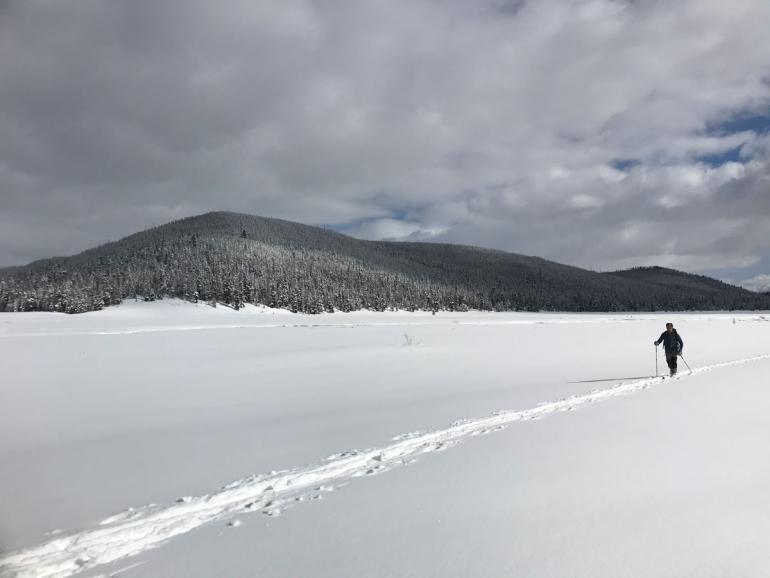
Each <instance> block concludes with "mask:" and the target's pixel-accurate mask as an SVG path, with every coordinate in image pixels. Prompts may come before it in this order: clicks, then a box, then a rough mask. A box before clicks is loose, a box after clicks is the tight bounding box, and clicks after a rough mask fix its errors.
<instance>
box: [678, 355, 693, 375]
mask: <svg viewBox="0 0 770 578" xmlns="http://www.w3.org/2000/svg"><path fill="white" fill-rule="evenodd" d="M679 357H681V358H682V361H684V364H685V365H686V366H687V369H689V370H690V373H692V369H690V365H689V364H688V363H687V362H686V361H685V360H684V355H682V354H681V353H680V354H679Z"/></svg>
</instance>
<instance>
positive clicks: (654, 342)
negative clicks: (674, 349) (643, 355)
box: [653, 339, 658, 347]
mask: <svg viewBox="0 0 770 578" xmlns="http://www.w3.org/2000/svg"><path fill="white" fill-rule="evenodd" d="M653 344H654V345H655V347H657V346H658V340H657V339H656V340H655V341H653Z"/></svg>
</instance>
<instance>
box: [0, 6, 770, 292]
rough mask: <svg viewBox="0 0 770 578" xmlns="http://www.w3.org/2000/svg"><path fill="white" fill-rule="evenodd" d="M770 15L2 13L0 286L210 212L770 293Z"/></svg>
mask: <svg viewBox="0 0 770 578" xmlns="http://www.w3.org/2000/svg"><path fill="white" fill-rule="evenodd" d="M768 29H770V3H768V2H767V1H766V0H753V1H749V0H731V1H730V2H725V1H724V0H678V1H677V2H670V1H664V0H536V1H535V0H473V1H468V0H440V1H439V0H435V1H429V0H387V1H385V0H356V1H346V2H342V1H340V0H323V1H320V0H319V1H312V0H274V1H263V0H248V1H244V0H233V1H232V2H227V3H224V4H222V3H216V2H210V1H208V0H185V1H183V2H182V1H176V0H131V1H122V2H121V1H116V2H104V1H103V0H68V1H67V2H57V1H55V0H0V266H6V265H17V264H23V263H27V262H29V261H31V260H34V259H38V258H44V257H49V256H53V255H66V254H73V253H77V252H79V251H82V250H85V249H87V248H90V247H93V246H96V245H98V244H101V243H104V242H107V241H111V240H116V239H118V238H120V237H123V236H125V235H128V234H131V233H133V232H136V231H138V230H141V229H145V228H147V227H151V226H154V225H160V224H163V223H165V222H167V221H170V220H174V219H178V218H183V217H186V216H190V215H195V214H199V213H203V212H206V211H211V210H230V211H238V212H245V213H250V214H258V215H263V216H271V217H278V218H283V219H289V220H293V221H299V222H303V223H307V224H312V225H321V226H325V227H329V228H332V229H335V230H337V231H340V232H344V233H347V234H351V235H354V236H357V237H361V238H368V239H395V240H399V239H410V240H424V241H437V242H451V243H462V244H471V245H480V246H484V247H493V248H498V249H503V250H507V251H513V252H516V253H523V254H527V255H537V256H540V257H544V258H547V259H552V260H556V261H559V262H563V263H568V264H571V265H576V266H580V267H586V268H591V269H595V270H600V271H604V270H614V269H621V268H627V267H633V266H644V265H660V266H667V267H674V268H677V269H682V270H685V271H690V272H697V273H703V274H707V275H711V276H714V277H718V278H722V279H727V280H731V281H734V282H736V283H741V284H743V285H745V286H747V287H751V288H753V289H763V288H768V289H770V41H768V39H767V30H768Z"/></svg>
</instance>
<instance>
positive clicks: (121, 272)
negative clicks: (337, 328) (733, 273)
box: [0, 212, 770, 313]
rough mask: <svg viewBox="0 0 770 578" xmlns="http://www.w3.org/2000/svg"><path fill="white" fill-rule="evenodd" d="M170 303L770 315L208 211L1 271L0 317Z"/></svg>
mask: <svg viewBox="0 0 770 578" xmlns="http://www.w3.org/2000/svg"><path fill="white" fill-rule="evenodd" d="M137 296H140V297H143V298H144V299H156V298H161V297H166V296H173V297H180V298H183V299H188V300H190V301H207V302H212V303H215V302H219V303H224V304H227V305H230V306H232V307H236V308H238V307H240V306H242V305H243V304H244V303H260V304H264V305H268V306H271V307H282V308H287V309H291V310H292V311H303V312H308V313H319V312H322V311H333V310H343V311H351V310H356V309H362V308H365V309H372V310H385V309H388V308H397V309H407V310H415V309H421V310H433V311H437V310H455V311H462V310H466V309H486V310H498V311H512V310H528V311H539V310H550V311H649V310H669V311H672V310H693V309H702V310H722V309H768V308H770V297H768V296H766V295H761V294H758V293H752V292H750V291H746V290H744V289H740V288H738V287H733V286H730V285H727V284H725V283H721V282H719V281H715V280H713V279H709V278H706V277H700V276H695V275H688V274H686V273H681V272H678V271H673V270H670V269H662V268H657V267H655V268H645V269H632V270H629V271H619V272H614V273H596V272H592V271H586V270H584V269H579V268H576V267H569V266H566V265H560V264H558V263H554V262H552V261H546V260H544V259H540V258H537V257H526V256H522V255H516V254H512V253H506V252H503V251H494V250H489V249H481V248H477V247H465V246H459V245H447V244H435V243H398V242H374V241H362V240H358V239H353V238H351V237H347V236H345V235H341V234H339V233H335V232H332V231H329V230H326V229H322V228H318V227H310V226H306V225H301V224H298V223H292V222H289V221H282V220H278V219H268V218H263V217H256V216H251V215H242V214H236V213H223V212H216V213H207V214H205V215H200V216H196V217H191V218H188V219H183V220H180V221H175V222H172V223H169V224H167V225H162V226H160V227H156V228H154V229H149V230H147V231H143V232H140V233H137V234H135V235H131V236H129V237H126V238H124V239H122V240H120V241H116V242H114V243H108V244H106V245H102V246H100V247H97V248H95V249H91V250H89V251H85V252H84V253H81V254H79V255H75V256H73V257H57V258H53V259H46V260H42V261H36V262H34V263H31V264H29V265H27V266H25V267H12V268H7V269H2V270H0V311H37V310H43V311H64V312H67V313H79V312H84V311H90V310H96V309H101V308H102V307H105V306H108V305H113V304H117V303H120V301H121V300H123V299H126V298H134V297H137Z"/></svg>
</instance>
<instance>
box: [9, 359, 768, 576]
mask: <svg viewBox="0 0 770 578" xmlns="http://www.w3.org/2000/svg"><path fill="white" fill-rule="evenodd" d="M768 359H770V354H766V355H760V356H756V357H750V358H745V359H740V360H735V361H729V362H724V363H718V364H714V365H709V366H704V367H700V368H695V369H693V371H692V373H693V374H698V373H703V372H708V371H712V370H715V369H720V368H724V367H730V366H735V365H739V364H744V363H749V362H754V361H760V360H768ZM684 377H687V374H682V375H681V376H679V377H677V378H675V379H681V378H684ZM663 381H664V379H663V378H662V377H653V378H647V379H641V380H636V381H632V382H626V383H619V384H617V385H615V386H613V387H610V388H607V389H600V390H594V391H592V392H589V393H587V394H583V395H575V396H572V397H568V398H565V399H562V400H558V401H555V402H545V403H541V404H539V405H538V406H536V407H534V408H530V409H525V410H518V411H501V412H497V413H495V414H493V415H491V416H488V417H484V418H479V419H468V420H462V421H458V422H455V423H454V424H452V425H451V426H449V427H447V428H444V429H440V430H435V431H432V432H427V433H422V432H413V433H408V434H403V435H401V436H397V437H396V438H393V443H391V444H389V445H387V446H383V447H381V448H374V449H367V450H350V451H346V452H342V453H339V454H334V455H332V456H329V457H327V458H326V459H325V460H323V461H321V462H320V463H317V464H314V465H310V466H305V467H301V468H296V469H292V470H284V471H279V472H271V473H269V474H264V475H258V476H252V477H249V478H246V479H243V480H238V481H235V482H233V483H231V484H228V485H227V486H224V487H223V488H221V489H220V490H219V491H217V492H215V493H212V494H207V495H203V496H197V497H184V498H180V499H178V500H177V501H176V502H175V503H173V504H168V505H165V506H157V505H150V506H145V507H142V508H130V509H128V510H126V511H125V512H123V513H120V514H117V515H115V516H111V517H109V518H107V519H105V520H103V521H102V522H101V524H100V525H99V526H97V527H95V528H90V529H86V530H83V531H81V532H78V533H75V534H71V535H69V536H57V537H55V538H53V539H51V540H49V541H48V542H45V543H43V544H41V545H38V546H34V547H31V548H27V549H23V550H18V551H16V552H11V553H8V554H6V555H4V556H2V557H0V576H2V577H3V578H6V577H11V576H19V577H26V576H39V577H64V576H71V575H73V574H76V573H78V572H79V571H82V570H85V569H90V568H94V567H96V566H99V565H102V564H107V563H110V562H114V561H116V560H119V559H122V558H127V557H130V556H135V555H137V554H140V553H142V552H144V551H146V550H148V549H150V548H153V547H157V546H159V545H161V544H162V543H163V542H165V541H167V540H169V539H171V538H173V537H175V536H179V535H181V534H184V533H186V532H189V531H191V530H194V529H195V528H199V527H201V526H203V525H205V524H208V523H211V522H220V521H222V522H223V521H225V520H230V524H229V525H231V526H233V527H235V526H237V525H238V523H239V522H238V521H237V520H233V519H232V518H233V517H234V516H236V515H238V514H245V513H250V512H262V513H263V514H266V515H269V516H277V515H280V514H281V512H282V511H283V510H284V509H286V508H288V507H291V506H293V505H297V504H299V503H301V502H303V501H306V500H313V499H319V498H321V497H323V495H324V494H325V493H327V492H330V491H333V490H335V489H337V488H339V487H341V485H344V484H345V482H347V481H349V480H351V479H352V478H356V477H361V476H367V475H372V474H377V473H381V472H384V471H387V470H389V469H392V468H394V467H397V466H401V465H406V464H410V463H413V462H414V461H415V459H416V458H417V457H418V456H420V455H421V454H425V453H431V452H435V451H441V450H444V449H446V448H448V447H451V446H453V445H456V444H458V443H460V442H462V441H464V440H465V439H467V438H469V437H472V436H477V435H481V434H487V433H491V432H494V431H497V430H500V429H503V428H504V427H506V426H507V425H508V424H511V423H513V422H517V421H525V420H533V419H540V418H543V417H546V416H548V415H550V414H553V413H556V412H562V411H571V410H575V409H578V408H580V407H581V406H584V405H587V404H591V403H595V402H599V401H605V400H609V399H611V398H614V397H618V396H622V395H627V394H631V393H634V392H637V391H640V390H643V389H647V388H649V387H651V386H653V385H655V384H659V383H662V382H663Z"/></svg>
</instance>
